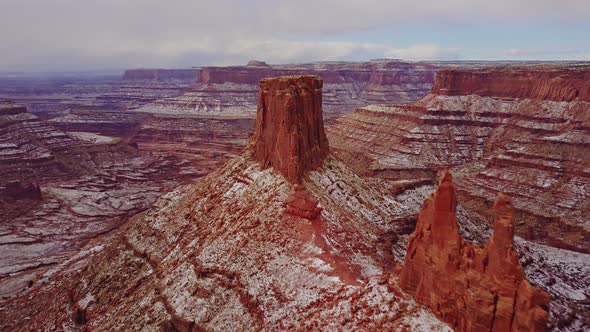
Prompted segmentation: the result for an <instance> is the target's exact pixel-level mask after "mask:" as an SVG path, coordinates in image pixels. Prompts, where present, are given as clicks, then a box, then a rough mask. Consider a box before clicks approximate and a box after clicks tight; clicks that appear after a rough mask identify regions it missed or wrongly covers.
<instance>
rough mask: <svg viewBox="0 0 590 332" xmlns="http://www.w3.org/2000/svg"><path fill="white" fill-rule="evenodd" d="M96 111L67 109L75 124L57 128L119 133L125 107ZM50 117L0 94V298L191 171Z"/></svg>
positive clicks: (142, 207)
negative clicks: (114, 110)
mask: <svg viewBox="0 0 590 332" xmlns="http://www.w3.org/2000/svg"><path fill="white" fill-rule="evenodd" d="M82 113H84V114H86V113H88V112H86V113H85V112H82ZM97 113H98V114H97ZM97 113H93V112H90V113H89V114H88V115H89V116H88V118H87V119H86V123H82V122H83V121H82V120H84V117H83V116H82V115H81V114H76V113H72V114H69V116H67V119H68V120H70V121H69V123H70V124H72V125H73V126H76V128H73V127H69V126H67V125H66V126H65V128H63V129H65V130H72V129H74V130H76V129H77V130H81V129H85V128H84V127H81V125H84V126H86V127H87V128H86V129H89V130H104V131H105V132H111V133H120V131H121V130H125V127H126V126H129V125H130V124H129V123H128V122H127V121H129V120H130V119H129V118H130V117H129V116H126V115H129V114H128V113H123V114H121V112H118V113H115V112H113V113H108V112H104V113H99V112H97ZM99 114H102V115H103V116H102V117H101V116H99ZM131 115H133V114H131ZM66 122H68V121H66V120H65V119H64V120H63V122H62V124H65V123H66ZM57 123H58V122H56V121H46V120H42V119H41V118H39V117H37V116H35V115H33V114H31V113H29V112H27V108H26V107H24V106H20V105H18V104H16V103H12V102H9V101H5V100H3V101H0V174H1V176H0V252H2V253H3V254H2V255H0V298H4V297H9V296H13V295H15V294H18V293H19V292H21V291H23V290H24V289H27V287H28V286H30V283H31V282H34V280H35V279H36V278H37V277H36V276H37V275H39V274H42V273H44V272H46V271H47V270H49V269H51V268H53V267H55V266H57V265H58V264H60V263H62V262H63V261H64V260H65V259H67V258H68V256H70V255H72V254H74V253H75V252H77V251H78V250H79V249H80V248H81V247H82V246H84V245H86V244H87V243H88V242H89V241H90V240H92V241H100V238H102V236H104V234H107V233H109V232H110V231H111V230H113V229H115V228H117V227H118V226H120V225H121V224H123V223H124V222H125V221H126V220H127V218H129V217H130V216H131V215H134V214H137V213H139V212H141V211H143V210H145V209H148V208H149V207H150V206H151V204H152V203H153V202H155V200H156V199H157V198H158V197H159V196H160V195H161V194H162V193H164V192H167V191H169V190H171V189H172V188H174V187H176V186H177V185H179V184H181V183H183V182H185V181H191V180H192V179H193V178H194V177H195V176H197V175H198V174H197V171H196V170H195V166H193V165H191V164H190V163H189V162H186V161H182V160H179V158H176V157H175V156H174V155H170V154H168V155H164V156H160V155H156V154H146V153H143V152H141V151H138V150H137V147H132V146H130V144H128V143H127V142H126V141H125V140H122V139H120V138H117V137H112V136H105V135H98V134H94V133H90V132H82V131H75V132H70V131H68V132H65V131H62V130H59V129H58V128H56V127H54V124H57ZM217 148H218V150H219V147H217ZM216 153H217V154H220V152H219V151H217V152H216ZM236 153H237V152H236ZM209 163H213V162H212V161H211V160H210V161H209ZM207 167H211V166H210V165H208V166H207ZM41 187H42V188H43V194H41V189H40V188H41ZM0 330H2V329H1V328H0Z"/></svg>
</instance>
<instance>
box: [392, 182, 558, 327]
mask: <svg viewBox="0 0 590 332" xmlns="http://www.w3.org/2000/svg"><path fill="white" fill-rule="evenodd" d="M456 207H457V201H456V196H455V191H454V188H453V185H452V180H451V175H450V173H448V172H446V171H445V172H444V173H443V175H442V178H441V181H440V183H439V185H438V188H437V190H436V191H435V192H434V193H433V194H432V196H431V197H430V198H428V199H427V200H426V201H425V202H424V206H423V208H422V210H421V211H420V215H419V217H418V223H417V225H416V230H415V232H414V233H413V234H412V235H411V236H410V241H409V245H408V250H407V254H406V261H405V264H404V267H403V270H402V273H401V279H400V281H401V286H402V288H404V289H406V290H408V291H410V292H411V293H413V294H414V296H415V297H416V299H417V300H418V301H419V302H421V303H424V304H426V305H427V306H429V307H430V308H431V309H432V310H433V311H434V313H435V314H436V315H437V316H438V317H440V318H441V319H443V320H444V321H446V322H448V323H449V324H451V326H453V327H454V328H455V329H456V330H457V331H544V330H545V328H546V325H547V319H548V316H549V314H548V305H549V295H548V294H547V293H546V292H544V291H543V290H541V289H539V288H536V287H533V286H531V284H530V283H529V282H528V281H527V280H526V279H525V276H524V272H523V268H522V267H521V265H520V263H519V261H518V256H517V253H516V251H515V248H514V243H513V235H514V211H513V208H512V205H511V203H510V201H509V199H508V198H507V197H506V196H505V195H503V194H498V197H497V199H496V203H495V204H494V208H493V211H494V214H495V220H494V225H493V228H494V233H493V235H492V236H491V238H490V239H489V240H488V242H487V243H486V245H485V246H484V247H478V246H474V245H472V244H470V243H468V242H466V241H464V240H463V238H462V237H461V235H459V231H458V227H457V210H456Z"/></svg>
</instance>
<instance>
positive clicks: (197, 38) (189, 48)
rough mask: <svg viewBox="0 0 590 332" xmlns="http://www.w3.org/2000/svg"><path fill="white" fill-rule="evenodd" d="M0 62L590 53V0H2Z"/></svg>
mask: <svg viewBox="0 0 590 332" xmlns="http://www.w3.org/2000/svg"><path fill="white" fill-rule="evenodd" d="M0 45H1V48H0V49H1V50H2V54H1V55H0V70H2V71H11V70H14V71H20V70H26V71H39V70H42V71H47V70H93V69H119V68H135V67H170V68H182V67H190V66H199V65H229V64H244V63H246V62H247V61H248V60H249V59H259V60H264V61H267V62H269V63H287V62H306V61H319V60H368V59H373V58H385V57H387V58H401V59H407V60H433V59H438V60H455V59H459V60H461V59H463V60H465V59H482V60H484V59H487V60H497V59H541V60H549V59H566V60H570V59H581V60H590V0H485V1H483V0H410V1H405V0H403V1H402V0H353V1H349V0H340V1H328V0H293V1H287V0H241V1H238V0H233V1H230V0H213V1H209V0H193V1H190V0H0Z"/></svg>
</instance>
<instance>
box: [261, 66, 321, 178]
mask: <svg viewBox="0 0 590 332" xmlns="http://www.w3.org/2000/svg"><path fill="white" fill-rule="evenodd" d="M322 84H323V82H322V79H321V78H320V77H318V76H283V77H277V78H271V79H263V80H262V81H260V96H259V98H258V112H257V115H256V127H255V129H254V135H253V137H252V141H251V145H252V148H253V151H254V156H255V157H256V159H257V160H258V162H260V164H261V166H262V168H263V169H264V168H267V167H273V168H274V169H276V170H277V171H279V172H281V173H282V174H283V175H284V176H285V177H286V178H287V179H288V180H289V181H292V182H294V183H299V182H301V177H302V176H303V173H304V172H306V171H308V170H313V169H314V168H317V167H318V166H320V165H321V163H322V161H323V160H324V158H325V157H326V155H327V154H328V152H329V148H328V139H327V138H326V134H325V132H324V124H323V119H322Z"/></svg>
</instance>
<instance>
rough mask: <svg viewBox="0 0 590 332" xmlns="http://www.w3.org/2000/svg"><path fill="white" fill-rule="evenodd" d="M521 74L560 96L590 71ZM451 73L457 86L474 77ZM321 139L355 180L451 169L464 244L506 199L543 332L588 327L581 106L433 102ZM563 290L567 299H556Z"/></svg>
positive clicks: (369, 113)
mask: <svg viewBox="0 0 590 332" xmlns="http://www.w3.org/2000/svg"><path fill="white" fill-rule="evenodd" d="M517 69H518V68H517ZM493 70H495V69H493V68H492V69H488V71H493ZM497 70H498V71H499V72H500V73H503V72H505V71H506V70H507V69H506V68H497ZM528 70H529V71H530V73H531V74H530V75H533V74H537V75H538V76H539V77H540V78H547V77H549V78H550V80H551V81H562V83H563V85H564V86H566V87H567V86H572V85H573V84H577V83H575V82H576V79H574V80H573V81H572V82H570V81H568V79H567V78H568V77H579V75H581V74H580V72H585V74H583V75H587V73H588V72H590V67H589V66H585V67H584V66H574V67H568V66H564V65H559V66H554V67H549V68H546V67H542V68H535V70H534V71H533V69H531V68H529V69H528ZM454 71H455V72H456V74H454V75H455V76H456V77H461V76H462V73H463V72H466V73H468V74H469V75H474V73H477V72H479V71H474V70H470V69H455V70H454ZM568 72H572V74H571V75H569V74H568V75H565V74H564V73H568ZM437 78H439V79H441V80H445V78H444V77H439V76H437ZM480 82H483V80H480ZM506 82H507V83H509V82H511V81H510V79H508V80H506ZM506 82H505V83H506ZM482 84H483V83H482ZM435 86H438V87H439V88H440V87H441V86H443V83H442V82H437V83H435ZM526 87H527V85H524V88H526ZM439 88H437V89H435V90H434V92H439V90H438V89H439ZM487 88H488V87H487V86H486V85H482V86H480V87H479V88H478V89H477V90H480V91H483V90H485V89H487ZM449 90H450V89H449ZM556 95H560V94H559V93H557V94H556ZM537 96H538V95H537ZM327 135H328V139H329V141H330V151H331V152H332V153H334V154H335V155H337V156H338V157H339V158H341V159H342V160H344V161H345V162H346V163H347V164H350V165H351V166H352V167H353V168H354V169H355V171H356V172H357V174H359V175H361V176H368V177H374V178H380V179H387V180H388V181H390V182H400V181H403V180H405V181H411V182H412V183H420V181H422V183H429V182H430V183H431V182H432V181H433V179H434V178H435V176H436V174H437V172H438V171H440V170H442V169H444V168H445V167H450V168H451V170H452V171H453V174H454V175H455V177H454V182H455V187H456V191H457V195H458V196H459V198H460V199H459V201H460V206H461V209H460V210H459V211H460V212H461V214H460V215H463V216H464V215H465V214H467V215H469V216H478V217H477V218H464V219H463V220H464V224H465V223H466V222H467V221H468V220H475V221H474V222H471V223H472V225H471V226H472V227H470V228H471V230H470V231H469V232H463V233H462V235H463V236H464V237H466V236H467V238H469V240H470V241H473V242H477V243H485V241H486V240H487V235H486V231H485V230H486V229H487V228H488V223H487V222H486V219H488V220H489V219H491V218H492V217H493V213H492V212H491V211H490V208H489V207H490V206H491V205H492V204H493V202H494V200H495V197H496V193H497V192H504V193H505V194H506V195H508V196H510V197H512V204H513V206H514V211H515V212H514V213H515V218H516V219H517V221H518V222H517V223H516V224H515V225H514V232H515V234H516V238H517V243H521V244H522V243H527V244H526V245H521V246H520V247H519V248H520V249H521V258H522V254H523V253H526V254H527V255H531V256H534V257H537V258H538V259H539V258H540V257H543V258H542V259H543V261H541V262H537V263H531V259H528V258H527V259H525V260H524V262H527V264H524V263H523V265H525V266H526V271H525V272H526V273H527V276H528V277H529V278H533V279H532V280H534V281H535V283H536V284H537V285H542V286H543V288H544V289H545V290H547V291H548V292H550V293H551V296H552V304H551V307H550V310H551V314H550V325H551V326H552V329H556V330H559V331H580V330H585V329H587V328H588V327H590V315H588V314H587V312H590V311H588V302H587V301H588V295H587V292H585V291H584V289H585V288H587V287H586V286H584V283H587V282H588V280H587V279H586V278H585V277H583V276H584V275H585V274H587V273H590V270H589V268H588V265H587V263H581V262H583V261H584V260H586V262H587V260H588V248H590V223H589V222H588V218H587V217H586V216H587V215H588V214H589V213H590V207H589V205H588V204H587V202H588V201H589V200H590V173H588V171H587V170H588V166H589V165H590V140H589V139H588V137H590V136H589V135H590V103H588V102H586V101H583V100H578V99H574V100H573V101H569V102H566V101H554V100H545V99H530V98H515V97H507V96H506V95H504V96H480V95H477V94H471V95H446V94H438V93H432V94H429V95H427V96H426V97H424V98H422V99H421V100H419V101H417V102H415V103H413V104H411V105H371V106H367V107H363V108H359V109H357V110H356V111H354V112H353V113H352V114H349V115H346V116H343V117H341V118H339V119H338V120H337V121H336V122H335V124H334V125H332V126H329V127H328V128H327ZM408 192H409V193H412V192H413V191H412V190H409V191H408ZM408 195H410V194H407V195H406V197H407V196H408ZM525 248H526V249H525ZM529 248H530V249H529ZM574 251H575V252H574ZM566 257H579V259H578V260H577V262H578V263H576V264H578V265H577V267H575V268H573V267H572V268H571V269H570V266H571V264H573V263H572V261H568V259H567V258H566ZM549 262H551V263H549ZM565 262H568V263H565ZM550 265H551V266H550ZM540 266H543V267H542V268H541V267H540ZM546 271H550V272H546ZM574 271H575V272H574ZM571 275H575V277H574V278H572V277H571ZM580 278H581V279H580ZM578 279H580V280H585V281H584V282H578V281H577V280H578ZM556 280H558V281H556ZM568 280H569V281H568ZM563 285H568V286H565V287H567V288H568V289H571V290H572V291H571V292H570V291H567V292H565V291H563V289H562V287H564V286H563Z"/></svg>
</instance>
